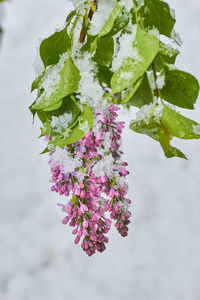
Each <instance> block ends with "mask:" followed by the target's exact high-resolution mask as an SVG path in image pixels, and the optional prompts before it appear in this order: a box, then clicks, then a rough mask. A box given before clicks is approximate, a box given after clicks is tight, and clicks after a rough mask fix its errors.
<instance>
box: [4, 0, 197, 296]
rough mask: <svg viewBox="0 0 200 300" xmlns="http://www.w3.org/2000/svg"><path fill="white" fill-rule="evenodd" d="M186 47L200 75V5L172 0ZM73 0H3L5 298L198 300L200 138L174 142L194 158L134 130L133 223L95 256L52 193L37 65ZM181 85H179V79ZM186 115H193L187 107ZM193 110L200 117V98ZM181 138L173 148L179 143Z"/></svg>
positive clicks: (184, 54) (183, 59)
mask: <svg viewBox="0 0 200 300" xmlns="http://www.w3.org/2000/svg"><path fill="white" fill-rule="evenodd" d="M168 2H169V3H170V4H171V6H172V7H173V8H174V9H175V10H176V19H177V24H176V30H177V31H178V32H179V33H180V35H181V37H182V39H183V40H184V44H183V46H182V50H181V55H180V56H179V58H178V61H177V66H178V67H179V68H180V69H182V70H185V71H188V72H191V73H192V74H193V75H195V76H196V77H197V78H198V79H199V80H200V73H199V69H200V34H199V32H200V17H199V15H200V2H199V1H197V0H190V1H188V0H176V1H173V0H170V1H168ZM71 9H72V6H71V4H70V3H67V2H66V0H60V1H55V0H48V1H45V0H34V1H30V0H29V1H27V0H18V1H17V0H12V1H10V2H9V3H8V2H7V3H5V4H4V20H3V22H2V25H3V28H4V35H3V41H2V45H1V49H0V300H54V299H55V300H66V299H70V300H76V299H83V300H86V299H87V300H93V299H96V300H102V299H104V300H121V299H126V300H133V299H134V300H199V299H200V141H180V142H177V141H174V142H175V144H176V146H180V147H181V149H182V150H183V152H185V153H186V154H187V155H188V157H189V161H184V160H181V159H178V158H172V159H167V158H165V157H164V155H163V153H162V149H161V148H160V146H159V145H157V143H156V142H154V141H151V140H150V139H149V138H148V137H146V136H142V135H138V134H136V133H134V132H132V131H130V130H129V129H128V125H129V120H130V119H131V118H132V116H131V114H130V113H127V112H123V113H122V114H121V117H122V118H123V119H126V120H127V126H126V130H125V132H124V135H123V150H124V153H125V155H124V159H125V160H126V161H128V163H129V170H130V171H131V175H130V176H129V179H128V180H129V185H130V192H129V197H130V198H131V200H132V205H131V211H132V223H131V225H130V229H129V236H128V237H126V238H122V237H121V236H119V235H118V234H117V233H116V232H115V229H114V228H113V230H112V232H110V234H109V238H110V242H109V244H108V245H107V250H106V251H105V252H104V253H102V254H101V253H97V254H95V255H94V256H93V257H91V258H88V257H87V256H86V254H85V253H84V252H83V251H82V249H81V248H80V245H78V246H77V245H74V242H73V239H74V236H72V234H71V228H70V227H68V226H63V225H62V223H61V220H62V218H63V217H64V215H63V213H62V212H61V210H60V208H59V207H58V206H57V203H58V202H64V200H65V199H64V197H63V196H62V197H61V196H59V195H57V194H56V193H52V192H51V191H50V184H49V178H50V172H49V166H48V163H47V161H48V157H47V156H45V155H38V154H39V153H40V152H41V151H42V150H43V148H44V146H45V144H44V141H43V140H39V139H37V137H38V136H39V133H40V130H39V127H40V123H39V122H38V121H36V122H35V124H34V125H32V117H31V114H30V112H29V110H28V106H29V105H30V104H31V103H32V102H33V100H34V96H35V95H31V94H30V85H31V82H32V81H33V79H34V71H33V67H32V63H33V61H34V56H35V48H36V47H37V46H38V44H39V43H38V39H39V38H40V37H41V38H42V39H43V38H45V37H47V36H49V35H51V34H52V33H53V32H54V30H55V28H60V27H62V26H63V24H64V21H65V18H66V16H67V14H68V13H69V11H70V10H71ZM177 89H178V86H177ZM185 113H186V112H185ZM187 115H188V116H190V117H191V118H193V119H195V120H196V121H199V122H200V105H199V104H197V105H196V111H195V112H194V111H191V112H189V113H187ZM175 144H174V145H175Z"/></svg>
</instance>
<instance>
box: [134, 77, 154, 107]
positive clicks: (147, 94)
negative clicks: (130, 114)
mask: <svg viewBox="0 0 200 300" xmlns="http://www.w3.org/2000/svg"><path fill="white" fill-rule="evenodd" d="M153 99H154V97H153V93H152V90H151V87H150V84H149V81H148V78H147V74H146V72H145V73H144V75H143V78H142V82H141V84H140V86H139V88H138V89H137V90H136V92H135V93H134V94H133V96H132V97H131V98H130V100H129V102H128V105H131V106H136V107H139V108H141V107H142V106H143V105H146V104H150V103H151V102H153Z"/></svg>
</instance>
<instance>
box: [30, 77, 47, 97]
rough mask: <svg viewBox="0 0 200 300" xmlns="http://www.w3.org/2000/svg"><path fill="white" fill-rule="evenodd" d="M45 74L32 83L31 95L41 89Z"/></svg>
mask: <svg viewBox="0 0 200 300" xmlns="http://www.w3.org/2000/svg"><path fill="white" fill-rule="evenodd" d="M43 76H44V74H42V75H40V76H38V77H37V78H36V79H35V80H34V81H33V82H32V85H31V93H32V92H33V91H34V90H36V89H38V88H39V84H40V83H41V81H42V78H43Z"/></svg>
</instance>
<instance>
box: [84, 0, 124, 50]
mask: <svg viewBox="0 0 200 300" xmlns="http://www.w3.org/2000/svg"><path fill="white" fill-rule="evenodd" d="M121 9H122V7H121V5H120V4H119V3H118V1H117V2H116V5H115V7H114V9H113V11H112V12H111V14H110V16H109V18H108V20H107V21H106V22H105V24H104V25H103V27H102V28H101V30H100V31H99V33H98V35H97V37H96V38H95V40H94V41H93V42H92V44H91V47H90V53H93V52H94V51H95V50H96V49H97V41H98V39H99V38H100V37H102V36H105V35H107V34H108V33H109V32H110V31H111V30H112V28H113V26H114V23H115V19H116V18H117V17H118V15H119V13H120V12H121Z"/></svg>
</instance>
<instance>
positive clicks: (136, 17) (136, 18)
mask: <svg viewBox="0 0 200 300" xmlns="http://www.w3.org/2000/svg"><path fill="white" fill-rule="evenodd" d="M133 4H134V10H135V20H136V23H137V24H139V20H138V15H137V3H136V0H133Z"/></svg>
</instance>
